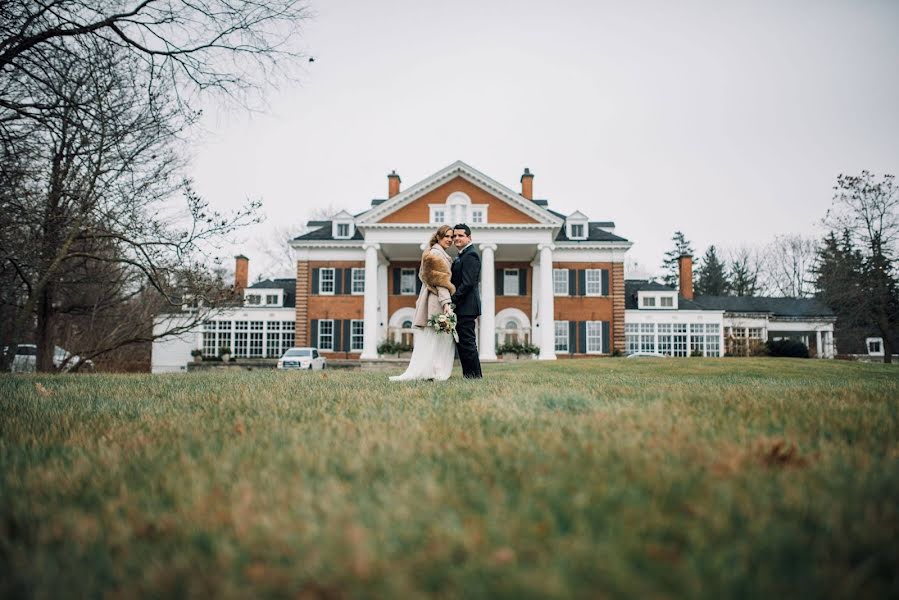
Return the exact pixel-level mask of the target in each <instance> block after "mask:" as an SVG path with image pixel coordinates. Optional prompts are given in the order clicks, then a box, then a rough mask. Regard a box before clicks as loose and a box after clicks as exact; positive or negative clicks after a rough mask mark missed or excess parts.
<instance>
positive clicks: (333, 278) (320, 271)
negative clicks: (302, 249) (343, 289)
mask: <svg viewBox="0 0 899 600" xmlns="http://www.w3.org/2000/svg"><path fill="white" fill-rule="evenodd" d="M325 271H330V272H331V291H330V292H325V291H322V284H323V283H324V282H325V278H324V277H322V275H324V272H325ZM336 290H337V270H336V269H335V268H334V267H319V268H318V295H319V296H333V295H334V293H335V292H336Z"/></svg>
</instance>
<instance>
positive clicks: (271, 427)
mask: <svg viewBox="0 0 899 600" xmlns="http://www.w3.org/2000/svg"><path fill="white" fill-rule="evenodd" d="M486 374H487V379H485V380H484V381H483V382H481V383H477V382H470V381H464V380H461V379H452V380H450V381H449V382H446V383H444V384H429V383H411V384H409V383H407V384H390V383H388V382H387V381H386V375H385V374H368V373H342V372H330V373H322V374H319V373H275V372H253V373H244V374H222V375H217V374H203V375H200V374H196V375H193V374H191V375H185V376H169V377H150V376H135V375H121V376H115V375H113V376H110V375H106V376H101V375H90V376H60V377H38V376H27V377H3V378H0V391H2V398H3V400H2V401H0V466H2V469H0V473H2V474H0V593H2V594H3V595H4V596H26V597H40V598H44V597H46V598H50V597H59V596H71V595H74V596H108V597H112V598H115V597H133V596H136V595H137V596H140V595H146V596H159V595H166V596H168V595H173V596H198V597H200V596H202V597H207V596H215V597H246V596H263V597H300V598H343V597H367V596H377V597H408V596H412V597H416V596H442V597H466V598H477V597H485V598H486V597H503V596H508V597H513V596H514V597H522V596H524V597H590V598H593V597H646V596H653V597H684V596H687V597H708V598H718V597H734V596H744V597H759V596H773V595H777V596H798V595H802V596H827V597H847V598H857V597H884V596H888V595H892V596H896V595H897V594H899V575H897V573H899V570H897V568H896V566H897V564H899V550H897V545H896V544H895V540H896V539H899V508H897V506H899V505H897V503H896V498H899V435H897V433H899V427H897V425H899V371H897V370H896V368H895V367H891V366H888V365H863V364H848V363H839V362H832V361H827V362H825V361H799V360H775V359H753V360H701V359H690V360H679V361H677V360H670V361H669V360H661V361H654V360H653V361H634V360H608V359H607V360H579V361H560V362H558V363H556V364H545V363H543V364H538V363H529V362H522V363H518V364H515V365H508V366H499V365H498V366H491V367H488V368H487V370H486Z"/></svg>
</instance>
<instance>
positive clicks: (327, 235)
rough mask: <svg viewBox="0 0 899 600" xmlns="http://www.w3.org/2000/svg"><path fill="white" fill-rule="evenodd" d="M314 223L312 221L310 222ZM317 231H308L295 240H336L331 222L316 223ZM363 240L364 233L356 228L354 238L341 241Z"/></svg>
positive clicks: (341, 239)
mask: <svg viewBox="0 0 899 600" xmlns="http://www.w3.org/2000/svg"><path fill="white" fill-rule="evenodd" d="M310 223H312V221H310ZM315 223H316V226H317V229H313V230H312V231H308V232H306V233H304V234H303V235H298V236H297V237H295V238H293V239H295V240H333V239H336V238H335V237H334V231H333V227H331V224H332V222H331V221H315ZM348 239H349V240H363V239H365V238H363V237H362V232H361V231H359V228H358V227H357V228H356V231H355V232H354V233H353V237H351V238H340V241H347V240H348Z"/></svg>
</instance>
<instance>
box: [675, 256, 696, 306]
mask: <svg viewBox="0 0 899 600" xmlns="http://www.w3.org/2000/svg"><path fill="white" fill-rule="evenodd" d="M677 267H678V279H679V280H680V295H681V296H683V297H684V298H685V299H687V300H692V299H693V257H692V256H690V255H689V254H681V255H680V258H678V259H677Z"/></svg>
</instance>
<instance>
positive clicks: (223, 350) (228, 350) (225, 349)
mask: <svg viewBox="0 0 899 600" xmlns="http://www.w3.org/2000/svg"><path fill="white" fill-rule="evenodd" d="M223 354H231V348H229V347H228V346H222V347H221V348H219V356H221V355H223Z"/></svg>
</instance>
